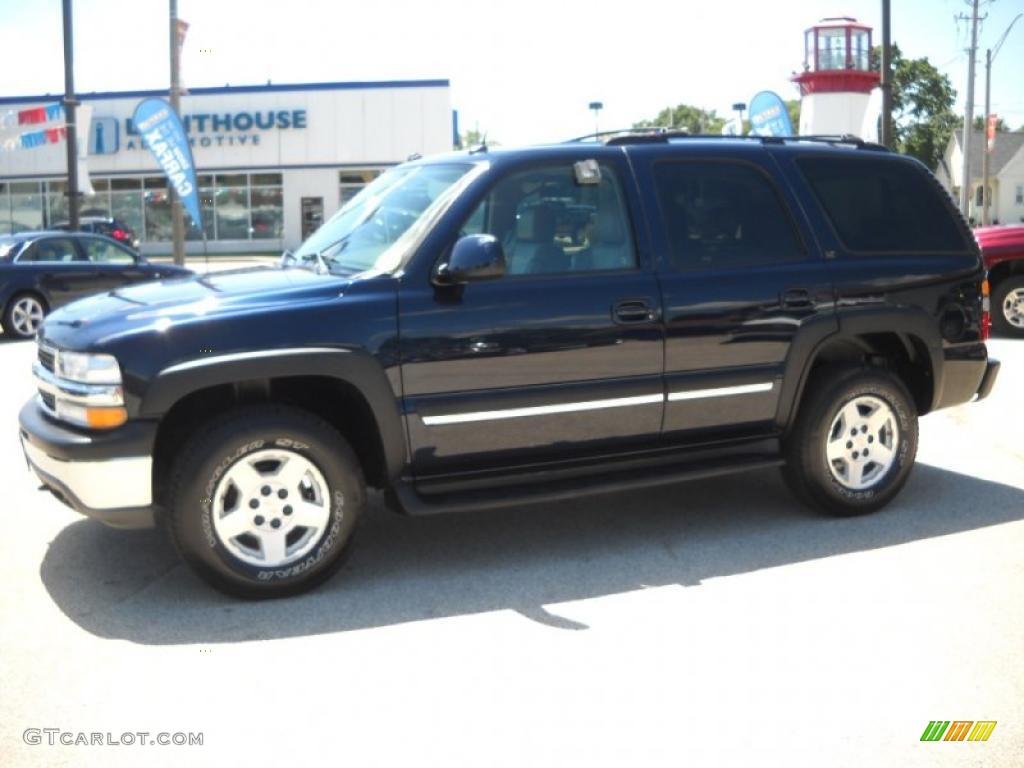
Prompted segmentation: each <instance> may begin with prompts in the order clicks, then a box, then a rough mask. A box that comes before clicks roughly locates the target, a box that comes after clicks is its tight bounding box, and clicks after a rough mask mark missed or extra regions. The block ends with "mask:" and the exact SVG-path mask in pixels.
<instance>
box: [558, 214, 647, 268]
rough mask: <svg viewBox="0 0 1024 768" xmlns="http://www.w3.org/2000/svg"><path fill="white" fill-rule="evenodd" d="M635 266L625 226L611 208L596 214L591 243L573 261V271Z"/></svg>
mask: <svg viewBox="0 0 1024 768" xmlns="http://www.w3.org/2000/svg"><path fill="white" fill-rule="evenodd" d="M634 266H636V263H635V258H634V256H633V249H632V248H631V247H630V241H629V238H628V237H627V236H626V224H625V222H624V221H623V220H622V217H621V216H620V215H619V212H618V211H617V210H615V209H613V208H611V207H609V208H606V209H605V210H604V211H601V212H598V214H597V221H596V222H595V225H594V234H593V242H592V243H591V245H590V247H589V248H587V249H586V250H584V251H581V252H580V253H578V254H577V255H576V258H575V259H574V260H573V271H574V272H583V271H595V270H602V269H631V268H632V267H634Z"/></svg>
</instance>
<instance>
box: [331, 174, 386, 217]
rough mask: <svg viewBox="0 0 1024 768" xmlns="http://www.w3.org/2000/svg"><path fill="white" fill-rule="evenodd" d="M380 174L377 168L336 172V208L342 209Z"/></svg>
mask: <svg viewBox="0 0 1024 768" xmlns="http://www.w3.org/2000/svg"><path fill="white" fill-rule="evenodd" d="M380 174H381V169H379V168H368V169H365V170H359V169H345V170H344V171H339V172H338V186H339V189H338V207H339V208H344V207H345V204H346V203H348V201H349V200H351V199H352V198H353V197H355V196H356V195H358V194H359V192H360V191H361V190H362V188H363V187H365V186H366V185H367V184H369V183H370V182H371V181H373V180H374V179H376V178H377V177H378V176H380Z"/></svg>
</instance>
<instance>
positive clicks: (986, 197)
mask: <svg viewBox="0 0 1024 768" xmlns="http://www.w3.org/2000/svg"><path fill="white" fill-rule="evenodd" d="M1021 16H1024V13H1018V14H1017V15H1016V16H1014V17H1013V21H1011V22H1010V26H1008V27H1007V28H1006V31H1005V32H1003V36H1002V37H1000V38H999V41H998V42H997V43H996V44H995V47H994V48H989V49H988V50H987V51H985V152H984V153H983V155H982V160H981V167H982V171H981V188H982V190H983V191H982V193H981V194H982V201H983V204H982V209H981V223H982V224H984V225H985V226H986V227H987V226H988V225H989V224H990V223H991V222H990V221H989V217H988V207H989V205H990V204H991V202H992V201H991V199H990V198H991V197H992V195H991V194H989V191H988V175H989V167H990V166H989V162H990V160H989V152H990V149H991V148H990V147H989V146H988V120H989V117H990V115H991V100H992V61H993V60H994V59H995V57H996V54H997V53H999V49H1000V48H1002V47H1003V42H1004V41H1005V40H1006V36H1007V35H1008V34H1010V30H1011V29H1013V25H1014V24H1016V23H1017V20H1018V19H1019V18H1020V17H1021Z"/></svg>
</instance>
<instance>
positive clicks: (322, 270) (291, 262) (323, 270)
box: [277, 251, 331, 275]
mask: <svg viewBox="0 0 1024 768" xmlns="http://www.w3.org/2000/svg"><path fill="white" fill-rule="evenodd" d="M314 258H315V259H316V267H314V268H313V271H314V272H316V273H317V274H318V275H326V274H327V273H329V272H330V271H331V268H330V265H328V263H327V260H326V259H325V258H324V252H323V251H313V252H312V253H304V254H302V255H301V256H296V255H295V254H294V253H292V252H291V251H285V252H284V253H282V254H281V260H280V261H279V262H278V264H277V265H278V266H279V267H282V268H286V267H293V266H294V267H298V268H299V269H307V268H308V267H307V265H308V264H309V263H310V262H311V261H313V259H314Z"/></svg>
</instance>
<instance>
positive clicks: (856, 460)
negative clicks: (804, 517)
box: [783, 368, 917, 516]
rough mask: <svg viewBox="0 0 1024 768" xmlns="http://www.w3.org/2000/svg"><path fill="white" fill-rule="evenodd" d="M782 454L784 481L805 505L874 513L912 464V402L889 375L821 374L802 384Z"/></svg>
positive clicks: (897, 488)
mask: <svg viewBox="0 0 1024 768" xmlns="http://www.w3.org/2000/svg"><path fill="white" fill-rule="evenodd" d="M784 453H785V459H786V465H785V467H784V468H783V475H784V477H785V480H786V483H787V485H788V486H789V487H790V489H791V490H792V491H793V493H794V494H795V495H796V496H797V498H799V499H800V500H801V501H803V502H804V503H805V504H807V505H809V506H811V507H813V508H814V509H817V510H819V511H821V512H824V513H826V514H830V515H841V516H845V515H857V514H863V513H865V512H872V511H874V510H876V509H879V508H881V507H883V506H885V505H886V504H888V503H889V502H890V501H891V500H892V499H893V497H895V496H896V494H897V493H899V491H900V489H901V488H902V487H903V484H904V483H905V482H906V481H907V477H908V476H909V474H910V470H911V468H912V467H913V465H914V457H915V456H916V454H917V411H916V408H915V407H914V402H913V399H912V398H911V396H910V393H909V392H908V391H907V388H906V386H905V385H904V384H903V382H902V381H900V379H899V378H897V377H896V376H894V375H893V374H891V373H889V372H888V371H884V370H881V369H875V368H840V369H832V370H829V371H826V372H824V373H822V374H820V375H818V376H815V377H814V378H812V380H811V381H810V382H809V383H808V391H807V393H806V395H805V397H804V400H803V402H802V403H801V405H800V410H799V412H798V414H797V420H796V423H795V424H794V426H793V429H792V431H791V432H790V434H789V435H788V437H787V438H786V440H785V445H784Z"/></svg>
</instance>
